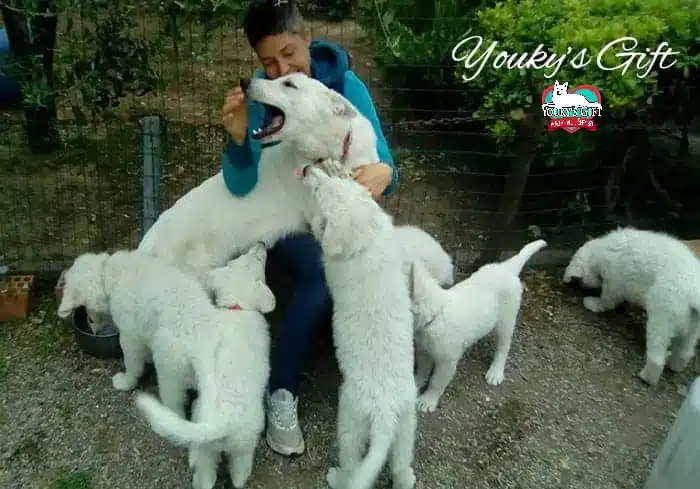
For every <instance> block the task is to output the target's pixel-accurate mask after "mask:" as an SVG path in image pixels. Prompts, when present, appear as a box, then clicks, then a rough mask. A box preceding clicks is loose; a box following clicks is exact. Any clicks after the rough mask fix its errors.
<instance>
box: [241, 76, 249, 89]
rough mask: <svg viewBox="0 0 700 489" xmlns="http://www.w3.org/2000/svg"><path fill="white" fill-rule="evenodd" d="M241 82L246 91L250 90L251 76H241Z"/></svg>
mask: <svg viewBox="0 0 700 489" xmlns="http://www.w3.org/2000/svg"><path fill="white" fill-rule="evenodd" d="M240 84H241V88H242V89H243V91H244V92H246V91H248V87H249V86H250V78H241V81H240Z"/></svg>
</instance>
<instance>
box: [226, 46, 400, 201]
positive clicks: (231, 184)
mask: <svg viewBox="0 0 700 489" xmlns="http://www.w3.org/2000/svg"><path fill="white" fill-rule="evenodd" d="M310 50H311V75H312V76H313V77H314V78H315V79H317V80H319V81H320V82H322V83H323V84H324V85H326V86H327V87H329V88H331V89H333V90H335V91H336V92H338V93H340V94H342V95H344V96H345V97H346V98H347V99H348V100H349V101H350V102H351V103H352V104H353V105H354V106H355V107H356V108H357V110H359V111H360V112H361V113H362V114H363V115H364V116H365V117H367V119H369V121H370V122H371V123H372V127H374V132H375V133H376V135H377V153H378V154H379V161H382V162H384V163H387V164H389V165H391V166H392V167H393V169H394V171H393V178H392V182H391V184H390V185H389V186H388V187H387V188H386V190H385V191H384V195H389V194H391V193H392V192H393V191H394V190H395V189H396V186H397V185H398V181H399V171H398V168H397V167H396V164H395V163H394V158H393V156H392V154H391V151H390V150H389V146H388V144H387V142H386V137H385V136H384V133H383V132H382V127H381V124H380V122H379V116H378V115H377V110H376V109H375V107H374V102H372V97H371V95H370V93H369V90H367V86H366V85H365V84H364V83H363V82H362V80H360V78H358V76H357V75H356V74H355V73H354V72H353V71H352V70H351V69H350V62H349V58H348V55H347V53H346V52H345V50H344V49H343V48H342V47H340V46H339V45H337V44H334V43H331V42H329V41H313V42H312V43H311V46H310ZM255 76H256V78H264V77H265V73H264V71H262V70H260V71H258V72H257V73H256V74H255ZM265 119H266V114H265V107H264V105H262V104H261V103H260V102H257V101H253V100H250V99H249V100H248V135H247V136H246V138H245V141H243V144H241V145H238V144H236V142H235V141H230V142H229V143H228V145H227V146H226V150H225V151H224V155H223V158H222V172H223V176H224V181H225V182H226V186H227V187H228V189H229V190H230V191H231V193H232V194H233V195H236V196H239V197H242V196H244V195H246V194H248V193H249V192H250V191H252V190H253V189H254V188H255V185H256V184H257V183H258V164H259V162H260V154H261V152H262V149H263V148H262V146H261V144H260V142H259V141H257V140H255V139H253V138H252V137H251V131H252V130H253V129H254V128H256V127H261V126H262V125H263V121H264V120H265ZM367 163H375V162H371V161H370V162H367Z"/></svg>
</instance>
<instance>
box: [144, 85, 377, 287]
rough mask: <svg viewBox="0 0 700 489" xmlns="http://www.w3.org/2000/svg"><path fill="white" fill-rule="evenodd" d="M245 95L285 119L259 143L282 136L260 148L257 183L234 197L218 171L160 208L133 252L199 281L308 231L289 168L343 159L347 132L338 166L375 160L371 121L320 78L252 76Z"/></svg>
mask: <svg viewBox="0 0 700 489" xmlns="http://www.w3.org/2000/svg"><path fill="white" fill-rule="evenodd" d="M289 83H292V84H293V86H294V87H296V88H291V87H290V86H288V84H289ZM247 95H248V97H250V98H251V99H254V100H258V101H260V102H263V103H266V104H270V105H273V106H276V107H278V108H279V109H281V110H282V111H283V112H284V114H285V121H286V122H285V124H284V127H283V129H282V130H281V131H280V132H279V133H277V134H276V135H274V136H272V137H271V138H270V140H266V141H265V143H270V142H272V140H279V141H281V142H280V144H277V145H275V146H271V147H267V148H265V149H263V151H262V155H261V159H260V164H259V170H258V171H259V179H258V184H257V186H256V187H255V188H254V189H253V190H252V191H251V192H250V193H249V194H247V195H246V196H244V197H237V196H235V195H233V194H231V192H230V191H229V190H228V189H227V187H226V184H225V183H224V180H223V176H222V173H221V171H219V172H218V173H216V175H214V176H212V177H210V178H209V179H207V180H205V181H204V182H202V183H201V184H200V185H199V186H197V187H195V188H193V189H192V190H190V191H189V192H188V193H186V194H185V195H184V196H182V197H181V198H180V199H179V200H178V201H177V202H175V204H174V205H173V206H172V207H170V208H169V209H168V210H166V211H165V212H163V213H162V214H161V215H160V217H159V218H158V220H157V221H156V222H155V223H154V225H153V226H152V227H151V228H150V229H149V230H148V232H147V233H146V235H145V236H144V237H143V239H142V241H141V243H140V245H139V250H141V251H145V252H148V253H151V254H153V255H156V256H159V257H162V258H163V259H165V260H167V261H168V262H171V263H174V264H175V265H177V266H178V267H180V268H181V269H182V270H185V271H188V272H192V273H194V274H195V275H196V276H198V277H199V278H200V279H203V277H204V276H205V275H206V272H207V270H210V269H211V268H214V267H218V266H222V265H223V264H225V263H226V262H227V261H228V260H229V259H230V258H231V257H232V256H235V255H236V254H238V253H240V252H242V251H243V250H246V249H248V248H249V247H250V246H252V245H253V243H255V242H256V241H263V242H264V243H266V245H268V246H271V245H272V244H273V243H274V242H275V241H277V240H278V239H279V238H281V237H282V236H284V235H285V234H289V233H293V232H296V231H303V230H306V229H308V228H307V225H306V223H305V222H304V219H303V212H304V207H305V205H306V202H307V192H305V191H304V190H303V188H302V185H301V184H300V182H299V181H298V180H296V179H295V178H294V175H293V170H294V169H295V168H301V167H303V166H305V165H306V164H308V163H310V162H312V161H315V160H318V159H324V158H332V159H336V160H341V156H342V150H343V141H344V138H345V136H346V135H347V134H348V133H350V145H349V150H348V153H347V158H346V159H345V161H343V164H344V165H346V166H347V167H349V168H354V167H356V166H358V165H363V164H367V163H375V162H378V161H379V156H378V155H377V152H376V135H375V133H374V130H373V128H372V126H371V124H370V122H369V120H368V119H367V118H366V117H364V116H363V115H362V114H361V113H360V112H359V111H357V110H356V109H355V108H354V106H353V105H352V104H351V103H350V102H349V101H348V100H347V99H345V98H344V97H343V96H342V95H340V94H338V93H337V92H335V91H333V90H331V89H329V88H327V87H326V86H325V85H323V83H321V82H319V81H317V80H314V79H312V78H309V77H307V76H306V75H303V74H300V73H295V74H291V75H287V76H283V77H280V78H277V79H275V80H265V79H259V78H255V79H253V80H252V81H251V82H250V86H249V88H248V91H247Z"/></svg>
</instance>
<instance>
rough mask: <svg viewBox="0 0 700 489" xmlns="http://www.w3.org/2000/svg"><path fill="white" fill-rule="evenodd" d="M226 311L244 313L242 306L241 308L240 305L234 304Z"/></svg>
mask: <svg viewBox="0 0 700 489" xmlns="http://www.w3.org/2000/svg"><path fill="white" fill-rule="evenodd" d="M226 309H228V310H229V311H242V310H243V308H242V307H241V306H239V305H238V304H234V305H232V306H226Z"/></svg>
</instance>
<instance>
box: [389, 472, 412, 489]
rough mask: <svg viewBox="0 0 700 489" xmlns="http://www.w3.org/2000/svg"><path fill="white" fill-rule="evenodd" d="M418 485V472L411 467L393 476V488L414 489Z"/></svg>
mask: <svg viewBox="0 0 700 489" xmlns="http://www.w3.org/2000/svg"><path fill="white" fill-rule="evenodd" d="M414 487H416V474H415V472H413V468H411V467H409V468H407V469H405V470H402V471H401V472H398V473H396V474H394V475H393V477H392V478H391V488H392V489H413V488H414Z"/></svg>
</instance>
